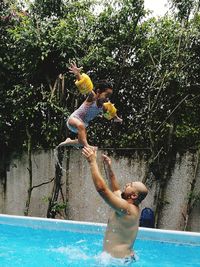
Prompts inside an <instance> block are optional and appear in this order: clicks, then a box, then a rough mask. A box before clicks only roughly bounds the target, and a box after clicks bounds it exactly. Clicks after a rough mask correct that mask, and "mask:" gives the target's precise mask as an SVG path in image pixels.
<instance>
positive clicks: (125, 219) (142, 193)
mask: <svg viewBox="0 0 200 267" xmlns="http://www.w3.org/2000/svg"><path fill="white" fill-rule="evenodd" d="M82 154H83V155H84V156H85V157H86V159H87V161H88V163H89V165H90V171H91V174H92V179H93V182H94V185H95V187H96V190H97V192H98V193H99V194H100V196H101V197H102V198H103V199H104V200H105V202H106V203H107V204H108V205H109V206H110V207H111V208H112V209H113V211H112V213H111V215H110V217H109V219H108V224H107V229H106V233H105V237H104V251H106V252H107V253H109V254H110V255H111V256H112V257H115V258H132V259H133V258H134V252H133V250H132V247H133V244H134V241H135V239H136V236H137V232H138V226H139V217H140V209H139V204H140V203H141V202H142V200H143V199H144V198H145V197H146V195H147V193H148V190H147V188H146V186H145V185H144V184H143V183H141V182H130V183H127V184H126V185H125V187H124V189H123V191H122V192H121V191H120V189H119V185H118V183H117V180H116V177H115V174H114V172H113V170H112V166H111V159H110V158H109V157H108V156H106V155H104V154H103V155H102V158H103V161H104V162H105V165H106V167H107V170H108V174H109V180H110V187H111V190H110V189H109V187H108V186H107V184H106V182H105V181H104V179H103V177H102V175H101V173H100V171H99V168H98V165H97V160H96V158H97V152H96V151H94V150H93V149H91V148H89V147H84V148H83V150H82Z"/></svg>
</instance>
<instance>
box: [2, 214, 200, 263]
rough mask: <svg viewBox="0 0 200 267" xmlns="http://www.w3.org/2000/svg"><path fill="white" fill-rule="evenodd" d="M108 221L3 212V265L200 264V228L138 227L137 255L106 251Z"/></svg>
mask: <svg viewBox="0 0 200 267" xmlns="http://www.w3.org/2000/svg"><path fill="white" fill-rule="evenodd" d="M104 230H105V225H103V224H92V223H91V224H89V223H78V222H70V221H60V220H48V219H46V220H45V219H37V218H35V219H34V218H24V217H17V216H5V215H0V267H26V266H27V267H33V266H34V267H37V266H38V267H61V266H65V267H66V266H73V267H76V266H78V267H84V266H85V267H90V266H91V267H92V266H96V267H98V266H109V267H111V266H140V267H142V266H145V267H146V266H148V267H151V266H162V267H167V266H169V267H173V266H174V267H178V266H193V267H195V266H200V234H197V233H191V234H185V235H184V234H182V233H180V232H172V231H159V230H149V229H140V231H139V234H138V238H137V240H136V243H135V252H136V254H137V261H136V262H134V263H131V264H129V265H125V264H124V263H123V262H122V261H120V260H116V261H115V260H113V259H111V258H110V257H109V256H108V255H106V254H104V253H102V243H103V233H104Z"/></svg>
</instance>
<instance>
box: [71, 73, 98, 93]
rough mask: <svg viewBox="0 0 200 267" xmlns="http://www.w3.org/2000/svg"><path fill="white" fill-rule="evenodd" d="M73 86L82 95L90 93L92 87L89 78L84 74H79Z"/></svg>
mask: <svg viewBox="0 0 200 267" xmlns="http://www.w3.org/2000/svg"><path fill="white" fill-rule="evenodd" d="M75 85H76V86H77V87H78V90H79V92H80V93H81V94H83V95H85V94H88V93H90V92H91V91H92V89H93V87H94V86H93V83H92V81H91V79H90V77H89V76H88V75H87V74H85V73H83V74H81V79H80V80H76V81H75Z"/></svg>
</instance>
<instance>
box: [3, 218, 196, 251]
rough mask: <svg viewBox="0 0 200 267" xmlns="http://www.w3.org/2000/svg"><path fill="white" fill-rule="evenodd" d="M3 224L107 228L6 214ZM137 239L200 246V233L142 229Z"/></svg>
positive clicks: (58, 228) (78, 229) (79, 229)
mask: <svg viewBox="0 0 200 267" xmlns="http://www.w3.org/2000/svg"><path fill="white" fill-rule="evenodd" d="M1 224H4V225H5V224H6V225H13V226H22V227H30V228H35V229H48V230H54V231H73V232H83V233H96V234H97V233H100V234H103V233H104V231H105V228H106V224H104V223H92V222H79V221H71V220H59V219H48V218H39V217H28V216H27V217H26V216H16V215H5V214H0V225H1ZM137 238H138V239H146V240H156V241H162V242H170V243H181V244H192V245H199V246H200V233H196V232H183V231H172V230H161V229H152V228H143V227H140V228H139V231H138V235H137Z"/></svg>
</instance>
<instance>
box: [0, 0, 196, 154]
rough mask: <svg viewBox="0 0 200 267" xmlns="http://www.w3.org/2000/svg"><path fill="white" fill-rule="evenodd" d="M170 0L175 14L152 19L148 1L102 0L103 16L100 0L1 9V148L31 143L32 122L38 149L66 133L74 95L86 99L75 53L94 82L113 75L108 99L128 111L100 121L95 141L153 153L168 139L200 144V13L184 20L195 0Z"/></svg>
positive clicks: (94, 130) (183, 144)
mask: <svg viewBox="0 0 200 267" xmlns="http://www.w3.org/2000/svg"><path fill="white" fill-rule="evenodd" d="M173 2H174V5H176V8H177V13H174V16H172V17H163V18H160V19H156V18H152V19H148V20H145V19H144V18H145V15H146V12H145V10H144V6H143V1H142V0H137V1H133V0H123V1H112V2H110V1H103V3H104V9H103V10H102V11H100V12H99V14H98V15H95V13H94V12H93V10H95V5H96V2H95V1H84V0H82V1H61V0H60V1H59V0H58V1H52V0H48V1H47V0H45V1H35V2H33V3H32V4H30V5H29V6H27V9H26V11H22V9H21V6H20V5H19V6H18V5H15V6H14V7H13V5H12V7H11V6H8V5H7V6H6V5H5V6H1V8H0V13H1V21H0V23H1V27H0V33H1V36H2V41H1V43H0V62H1V65H0V78H1V79H0V86H1V90H0V96H1V97H0V109H1V110H0V111H1V112H0V116H1V120H0V121H1V122H0V129H1V131H0V132H1V134H0V135H1V136H0V137H1V146H2V145H5V144H6V146H7V148H8V151H11V150H15V149H19V147H26V140H27V136H26V127H28V128H29V132H31V135H32V139H33V141H34V142H33V145H34V147H43V148H49V147H53V146H55V144H57V143H58V142H59V141H60V140H61V139H63V138H64V136H65V128H64V126H63V125H64V122H65V120H66V117H67V116H68V115H69V114H70V113H71V112H72V111H73V110H74V109H75V99H78V104H79V103H81V101H83V98H82V96H79V95H78V94H77V91H76V88H75V86H74V81H73V77H72V76H71V75H68V73H67V72H68V70H67V65H68V62H69V60H72V59H74V60H76V61H77V63H78V65H82V66H83V67H84V71H85V72H87V71H89V73H90V76H91V78H92V80H93V81H94V83H95V82H96V81H97V80H98V79H105V78H108V79H110V80H111V81H112V82H113V85H114V94H113V96H112V98H111V101H112V102H114V103H115V105H116V107H117V109H118V114H119V115H120V116H121V117H122V118H123V124H122V125H119V124H116V123H113V122H108V121H105V120H103V119H100V118H99V119H98V118H97V119H96V122H97V121H98V122H100V123H92V124H91V127H90V128H89V133H88V136H89V139H90V142H91V143H93V144H95V145H98V146H101V147H108V146H109V147H150V148H151V150H152V151H154V154H155V155H156V154H157V152H158V151H159V150H160V148H161V147H163V148H164V151H166V150H167V147H168V146H169V140H170V142H171V143H170V145H173V146H174V148H175V149H178V148H179V147H190V146H196V145H198V144H199V133H200V127H199V125H200V124H199V116H198V114H199V111H200V110H199V109H200V105H199V84H200V83H199V78H200V77H199V56H200V54H199V51H200V49H199V48H200V42H199V40H200V36H199V29H200V18H199V15H198V13H197V12H196V13H195V16H193V17H191V18H190V17H188V14H191V12H193V13H194V10H196V9H195V8H196V5H192V6H190V4H191V3H190V1H184V3H185V6H183V5H182V4H183V1H181V2H180V1H179V2H178V1H173ZM195 3H196V2H195ZM180 4H181V5H182V6H181V5H180ZM184 8H185V9H184ZM185 10H186V11H185ZM174 12H176V11H174ZM178 12H181V15H180V16H179V13H178ZM177 15H178V16H177ZM180 18H181V19H180ZM183 18H184V19H185V21H187V23H182V21H183ZM60 73H65V75H64V77H65V78H64V80H63V79H61V78H58V76H59V74H60ZM63 81H64V82H65V83H64V84H63ZM54 85H55V87H54ZM115 133H117V135H116V136H115V138H113V136H114V135H115ZM16 136H17V139H18V142H17V143H16Z"/></svg>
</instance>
